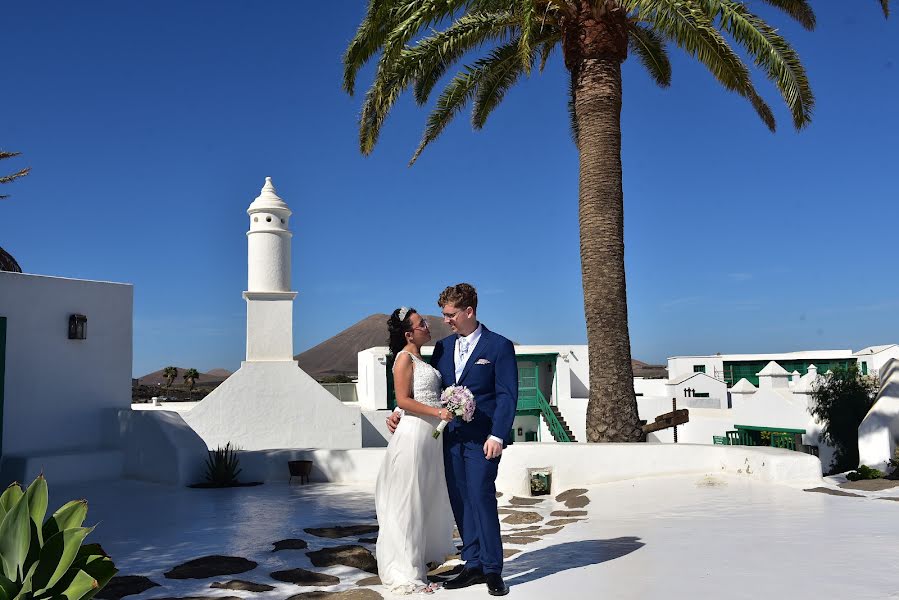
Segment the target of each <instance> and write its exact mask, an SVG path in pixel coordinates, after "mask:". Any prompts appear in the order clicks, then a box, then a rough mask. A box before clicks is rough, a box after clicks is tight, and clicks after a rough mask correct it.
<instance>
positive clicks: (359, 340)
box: [294, 314, 452, 379]
mask: <svg viewBox="0 0 899 600" xmlns="http://www.w3.org/2000/svg"><path fill="white" fill-rule="evenodd" d="M389 318H390V315H385V314H375V315H370V316H368V317H365V318H364V319H362V320H361V321H359V322H358V323H356V324H355V325H352V326H350V327H348V328H346V329H344V330H343V331H341V332H340V333H338V334H337V335H335V336H334V337H332V338H330V339H327V340H325V341H324V342H322V343H321V344H319V345H317V346H313V347H312V348H309V349H308V350H306V351H305V352H303V353H301V354H297V355H296V356H294V358H295V359H296V361H297V363H299V365H300V368H301V369H303V370H304V371H306V373H308V374H309V375H310V376H312V377H314V378H315V379H321V378H322V377H327V376H329V375H349V376H350V377H355V376H356V371H357V369H358V359H357V355H358V354H359V352H361V351H362V350H366V349H368V348H371V347H373V346H386V345H387V341H388V335H387V319H389ZM424 318H425V319H427V321H428V326H429V327H430V329H431V341H430V343H428V344H427V345H429V346H433V345H434V344H435V343H436V342H437V340H440V339H443V338H445V337H446V336H448V335H450V334H451V333H452V330H451V329H450V327H449V325H447V324H446V323H444V322H443V317H441V316H436V315H424Z"/></svg>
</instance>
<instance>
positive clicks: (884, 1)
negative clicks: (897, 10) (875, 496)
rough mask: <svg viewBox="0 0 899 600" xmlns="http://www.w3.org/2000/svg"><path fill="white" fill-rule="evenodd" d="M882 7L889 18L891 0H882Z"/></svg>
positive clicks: (885, 15) (884, 14)
mask: <svg viewBox="0 0 899 600" xmlns="http://www.w3.org/2000/svg"><path fill="white" fill-rule="evenodd" d="M880 8H882V9H883V16H884V17H887V18H889V16H890V0H880Z"/></svg>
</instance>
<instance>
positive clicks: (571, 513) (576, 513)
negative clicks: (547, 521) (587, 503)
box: [549, 510, 587, 517]
mask: <svg viewBox="0 0 899 600" xmlns="http://www.w3.org/2000/svg"><path fill="white" fill-rule="evenodd" d="M549 516H551V517H586V516H587V511H586V510H554V511H552V512H551V513H549Z"/></svg>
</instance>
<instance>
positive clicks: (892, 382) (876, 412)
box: [858, 359, 899, 471]
mask: <svg viewBox="0 0 899 600" xmlns="http://www.w3.org/2000/svg"><path fill="white" fill-rule="evenodd" d="M879 372H880V390H879V391H878V393H877V399H876V400H875V401H874V406H872V407H871V410H870V411H868V414H867V415H865V418H864V420H862V424H861V425H859V428H858V457H859V464H861V465H868V466H869V467H875V468H877V469H881V470H883V471H887V470H888V466H887V465H888V463H889V460H890V459H891V458H893V453H894V452H895V450H896V446H897V444H899V360H895V359H894V360H891V361H889V362H887V363H886V364H885V365H884V366H883V367H881V369H880V370H879Z"/></svg>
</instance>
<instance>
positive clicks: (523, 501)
mask: <svg viewBox="0 0 899 600" xmlns="http://www.w3.org/2000/svg"><path fill="white" fill-rule="evenodd" d="M541 502H543V498H519V497H518V496H512V499H511V500H509V504H513V505H515V506H534V505H535V504H540V503H541Z"/></svg>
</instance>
